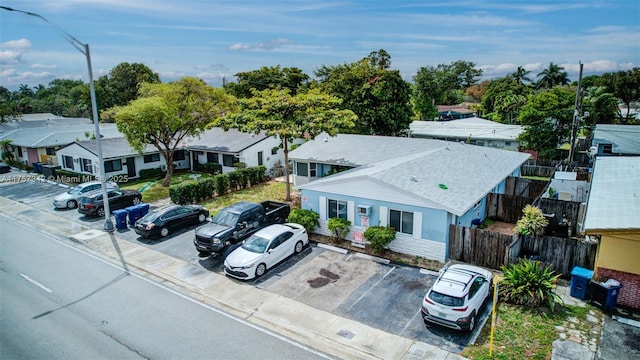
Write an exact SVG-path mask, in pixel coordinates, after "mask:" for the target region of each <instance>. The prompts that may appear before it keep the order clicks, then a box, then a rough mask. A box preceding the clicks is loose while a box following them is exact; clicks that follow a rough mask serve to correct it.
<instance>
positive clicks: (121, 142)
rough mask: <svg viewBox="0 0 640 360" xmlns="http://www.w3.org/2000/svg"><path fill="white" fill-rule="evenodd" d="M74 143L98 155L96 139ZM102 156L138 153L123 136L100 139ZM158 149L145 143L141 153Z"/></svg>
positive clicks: (122, 155) (120, 156)
mask: <svg viewBox="0 0 640 360" xmlns="http://www.w3.org/2000/svg"><path fill="white" fill-rule="evenodd" d="M75 144H77V145H78V146H80V147H82V148H84V149H86V150H87V151H89V152H90V153H92V154H93V155H95V156H98V142H97V141H96V140H85V141H76V142H75ZM100 145H101V147H102V157H103V158H104V159H111V158H122V157H127V156H136V155H139V153H138V152H137V151H135V150H134V149H133V148H132V147H131V146H130V145H129V142H127V139H125V138H124V137H117V138H109V139H101V141H100ZM156 152H158V149H157V148H156V147H155V146H152V145H147V146H145V148H144V151H143V153H145V154H148V153H156Z"/></svg>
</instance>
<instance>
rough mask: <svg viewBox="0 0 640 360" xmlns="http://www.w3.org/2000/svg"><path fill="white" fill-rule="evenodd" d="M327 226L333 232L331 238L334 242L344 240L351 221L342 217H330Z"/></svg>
mask: <svg viewBox="0 0 640 360" xmlns="http://www.w3.org/2000/svg"><path fill="white" fill-rule="evenodd" d="M327 227H328V228H329V230H330V231H331V232H332V233H333V238H334V241H335V242H336V243H339V242H340V241H342V240H344V238H345V237H346V236H347V234H348V233H349V228H350V227H351V221H349V220H347V219H343V218H331V219H329V222H328V223H327Z"/></svg>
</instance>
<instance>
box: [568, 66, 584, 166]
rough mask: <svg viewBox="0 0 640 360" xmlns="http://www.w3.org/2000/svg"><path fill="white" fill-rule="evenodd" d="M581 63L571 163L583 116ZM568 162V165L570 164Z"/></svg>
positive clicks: (570, 154) (572, 131)
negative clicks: (579, 122)
mask: <svg viewBox="0 0 640 360" xmlns="http://www.w3.org/2000/svg"><path fill="white" fill-rule="evenodd" d="M579 64H580V75H578V90H577V91H576V102H575V106H574V111H573V123H572V125H571V148H570V150H569V164H571V163H572V162H573V158H574V156H575V153H576V142H577V141H578V139H577V137H578V120H580V119H581V116H582V68H583V66H584V64H583V63H582V62H579ZM569 164H567V165H569Z"/></svg>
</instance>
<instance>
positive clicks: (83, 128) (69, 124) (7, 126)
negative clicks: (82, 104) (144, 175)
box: [0, 114, 122, 165]
mask: <svg viewBox="0 0 640 360" xmlns="http://www.w3.org/2000/svg"><path fill="white" fill-rule="evenodd" d="M36 115H37V116H36ZM46 115H51V117H50V118H47V117H46ZM43 117H45V118H43ZM100 135H101V136H102V137H103V138H112V137H120V136H122V134H120V132H118V129H117V128H116V125H115V124H101V125H100ZM95 136H96V132H95V125H94V123H93V121H92V120H90V119H85V118H63V117H58V116H55V115H52V114H25V115H23V116H22V117H21V118H20V120H19V121H18V120H16V121H10V122H6V123H2V124H0V140H11V145H12V146H13V152H14V158H15V159H16V160H17V161H18V162H20V163H22V164H24V165H32V164H37V163H44V164H50V165H59V163H58V159H57V157H56V150H57V149H59V148H61V147H63V146H66V145H69V144H71V143H73V142H74V141H78V140H88V139H91V138H95Z"/></svg>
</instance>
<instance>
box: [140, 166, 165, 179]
mask: <svg viewBox="0 0 640 360" xmlns="http://www.w3.org/2000/svg"><path fill="white" fill-rule="evenodd" d="M162 175H164V172H163V171H162V169H160V168H153V169H142V170H140V179H141V180H142V179H151V178H159V177H161V176H162Z"/></svg>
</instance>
